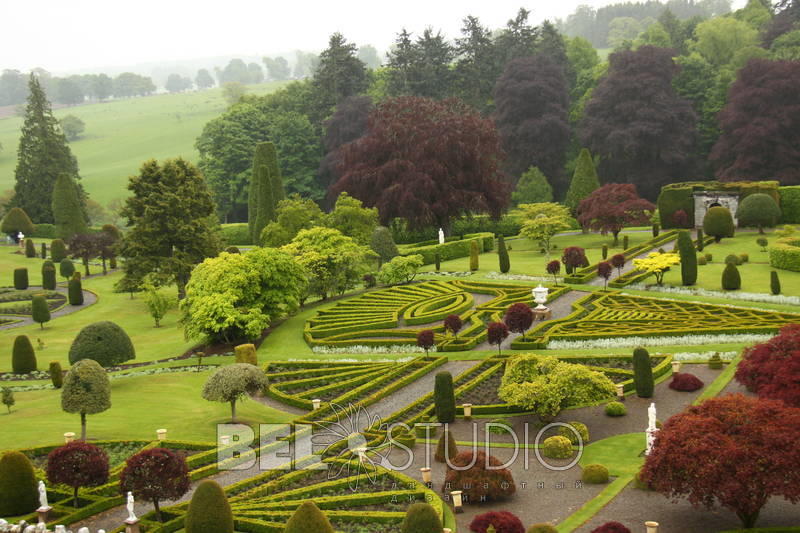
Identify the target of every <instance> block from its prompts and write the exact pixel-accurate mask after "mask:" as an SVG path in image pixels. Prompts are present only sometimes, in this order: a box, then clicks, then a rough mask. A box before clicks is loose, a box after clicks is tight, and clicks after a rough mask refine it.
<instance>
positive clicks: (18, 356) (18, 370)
mask: <svg viewBox="0 0 800 533" xmlns="http://www.w3.org/2000/svg"><path fill="white" fill-rule="evenodd" d="M37 369H38V368H37V364H36V352H34V351H33V344H31V340H30V339H29V338H28V336H27V335H18V336H17V337H16V338H14V348H13V349H12V351H11V370H12V371H13V372H14V373H15V374H30V373H31V372H35V371H36V370H37Z"/></svg>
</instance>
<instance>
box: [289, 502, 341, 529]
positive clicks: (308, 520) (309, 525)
mask: <svg viewBox="0 0 800 533" xmlns="http://www.w3.org/2000/svg"><path fill="white" fill-rule="evenodd" d="M283 531H284V533H334V531H333V526H332V525H331V522H330V520H328V517H327V516H325V513H323V512H322V511H320V510H319V507H317V506H316V504H314V502H312V501H311V500H307V501H305V502H303V503H302V504H301V505H300V507H298V508H297V510H296V511H295V512H294V514H293V515H292V517H291V518H289V521H288V522H286V529H284V530H283Z"/></svg>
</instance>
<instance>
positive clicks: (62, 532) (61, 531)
mask: <svg viewBox="0 0 800 533" xmlns="http://www.w3.org/2000/svg"><path fill="white" fill-rule="evenodd" d="M56 533H67V528H66V527H64V526H56Z"/></svg>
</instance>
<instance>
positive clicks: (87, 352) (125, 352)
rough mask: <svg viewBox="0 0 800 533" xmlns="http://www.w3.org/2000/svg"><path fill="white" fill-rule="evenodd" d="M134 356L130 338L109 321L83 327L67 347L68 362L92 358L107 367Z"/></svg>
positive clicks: (119, 363)
mask: <svg viewBox="0 0 800 533" xmlns="http://www.w3.org/2000/svg"><path fill="white" fill-rule="evenodd" d="M135 358H136V350H134V348H133V343H132V342H131V338H130V337H129V336H128V334H127V333H125V330H124V329H122V328H121V327H119V326H118V325H117V324H115V323H113V322H110V321H103V322H95V323H94V324H89V325H88V326H86V327H85V328H83V329H82V330H81V331H80V333H78V336H77V337H75V340H74V341H72V346H70V348H69V362H70V363H71V364H74V363H76V362H78V361H80V360H82V359H92V360H94V361H97V362H98V363H99V364H100V366H102V367H104V368H108V367H111V366H116V365H121V364H122V363H124V362H126V361H130V360H131V359H135Z"/></svg>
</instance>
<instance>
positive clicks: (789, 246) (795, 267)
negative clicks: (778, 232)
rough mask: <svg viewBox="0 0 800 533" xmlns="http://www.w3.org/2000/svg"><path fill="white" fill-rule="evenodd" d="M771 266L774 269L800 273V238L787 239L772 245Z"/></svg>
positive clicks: (770, 252)
mask: <svg viewBox="0 0 800 533" xmlns="http://www.w3.org/2000/svg"><path fill="white" fill-rule="evenodd" d="M769 264H770V266H771V267H773V268H780V269H781V270H791V271H792V272H800V238H797V237H787V238H784V239H778V240H777V241H776V242H775V243H774V244H771V245H770V247H769Z"/></svg>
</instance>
